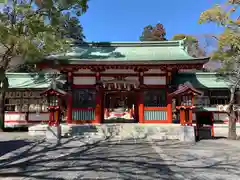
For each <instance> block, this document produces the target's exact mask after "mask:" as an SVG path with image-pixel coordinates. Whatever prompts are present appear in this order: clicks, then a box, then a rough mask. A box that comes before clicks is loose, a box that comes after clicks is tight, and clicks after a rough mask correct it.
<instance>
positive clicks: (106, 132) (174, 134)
mask: <svg viewBox="0 0 240 180" xmlns="http://www.w3.org/2000/svg"><path fill="white" fill-rule="evenodd" d="M46 127H47V125H45V126H44V125H36V126H35V127H34V126H32V127H30V128H29V135H32V136H34V135H44V134H45V132H46ZM61 128H62V136H63V137H69V136H83V137H86V138H94V137H95V138H117V139H132V138H134V139H142V138H144V139H145V138H147V139H153V140H181V138H182V137H183V134H184V133H185V130H183V126H180V125H178V124H136V123H125V124H124V123H117V124H99V125H95V124H94V125H93V124H84V125H67V124H62V125H61ZM187 136H189V135H187ZM190 136H192V135H191V134H190ZM184 137H185V135H184Z"/></svg>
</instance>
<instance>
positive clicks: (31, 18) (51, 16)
mask: <svg viewBox="0 0 240 180" xmlns="http://www.w3.org/2000/svg"><path fill="white" fill-rule="evenodd" d="M35 2H36V4H37V7H36V4H35V5H34V3H35ZM2 5H3V7H4V8H3V10H2V11H1V12H0V86H1V87H0V89H1V93H0V129H3V128H4V100H5V92H6V90H7V88H8V80H7V77H6V72H7V71H8V70H9V69H12V68H14V67H18V66H19V65H21V64H25V63H30V64H34V63H36V62H38V61H39V60H41V59H42V58H43V56H46V55H49V54H51V53H58V52H64V51H67V50H68V49H69V48H70V44H71V43H72V41H73V40H72V39H71V38H72V36H67V35H68V33H69V29H71V28H66V27H65V26H63V22H65V23H66V24H74V26H76V25H77V21H76V19H75V20H74V22H73V21H72V19H71V18H70V15H69V14H70V13H71V17H74V16H75V17H78V16H80V15H82V14H83V13H84V12H85V11H86V10H87V0H61V1H54V0H35V1H33V0H12V1H11V3H9V2H8V3H5V4H4V3H3V4H2ZM67 27H69V26H67ZM63 37H67V38H63Z"/></svg>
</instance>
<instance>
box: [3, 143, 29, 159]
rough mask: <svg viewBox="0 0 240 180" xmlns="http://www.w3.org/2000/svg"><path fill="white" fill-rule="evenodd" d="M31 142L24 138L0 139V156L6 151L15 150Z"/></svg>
mask: <svg viewBox="0 0 240 180" xmlns="http://www.w3.org/2000/svg"><path fill="white" fill-rule="evenodd" d="M30 144H31V143H30V142H29V141H26V140H10V141H0V148H1V150H0V156H3V155H4V154H6V153H9V152H12V151H15V150H17V149H19V148H21V147H24V146H27V145H30Z"/></svg>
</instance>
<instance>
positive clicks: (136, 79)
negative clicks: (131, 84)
mask: <svg viewBox="0 0 240 180" xmlns="http://www.w3.org/2000/svg"><path fill="white" fill-rule="evenodd" d="M125 79H126V80H130V81H138V76H129V77H126V78H125Z"/></svg>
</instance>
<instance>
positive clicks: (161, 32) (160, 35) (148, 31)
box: [139, 23, 167, 41]
mask: <svg viewBox="0 0 240 180" xmlns="http://www.w3.org/2000/svg"><path fill="white" fill-rule="evenodd" d="M139 39H140V41H166V40H167V39H166V31H165V28H164V27H163V25H162V24H160V23H158V24H156V26H152V25H148V26H146V27H144V29H143V32H142V35H141V36H140V38H139Z"/></svg>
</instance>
